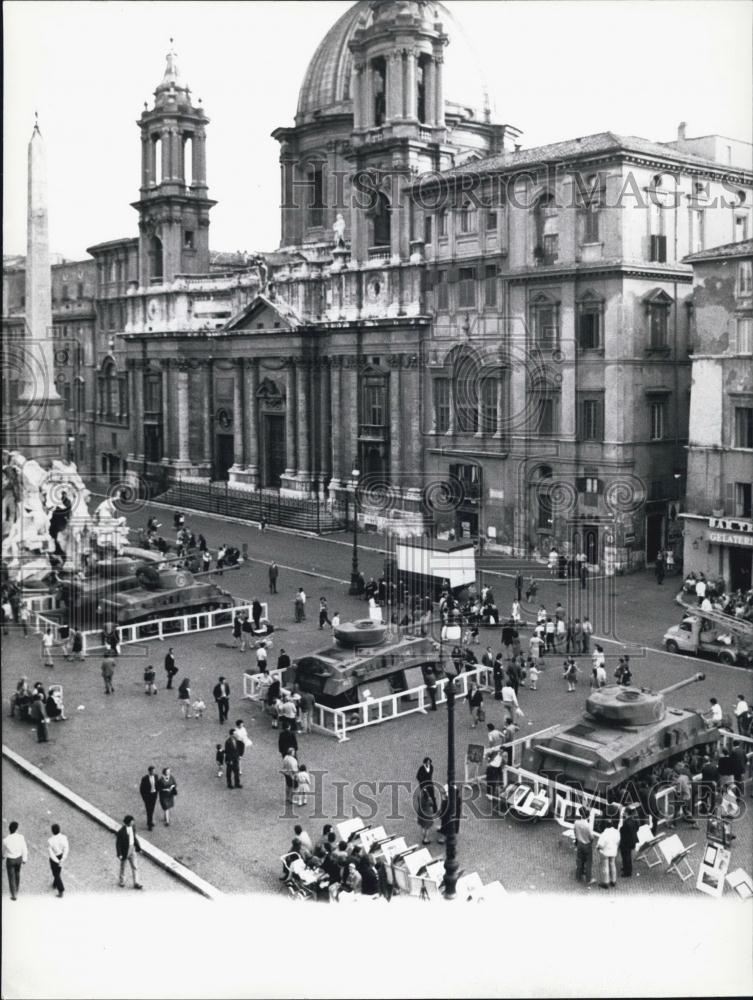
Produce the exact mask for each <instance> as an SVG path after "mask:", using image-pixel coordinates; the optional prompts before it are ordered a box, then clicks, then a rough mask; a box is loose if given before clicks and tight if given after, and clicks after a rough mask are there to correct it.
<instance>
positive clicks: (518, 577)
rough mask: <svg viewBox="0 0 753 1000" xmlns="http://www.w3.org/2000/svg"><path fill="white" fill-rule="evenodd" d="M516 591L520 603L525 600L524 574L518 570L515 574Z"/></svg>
mask: <svg viewBox="0 0 753 1000" xmlns="http://www.w3.org/2000/svg"><path fill="white" fill-rule="evenodd" d="M515 593H516V595H517V601H518V604H520V602H521V601H522V600H523V596H522V595H523V574H522V573H521V572H520V570H518V572H517V573H516V574H515Z"/></svg>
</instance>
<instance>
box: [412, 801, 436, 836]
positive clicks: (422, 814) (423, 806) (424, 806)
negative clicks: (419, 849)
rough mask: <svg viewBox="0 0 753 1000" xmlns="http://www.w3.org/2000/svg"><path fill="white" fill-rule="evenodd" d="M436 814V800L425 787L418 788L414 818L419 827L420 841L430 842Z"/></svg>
mask: <svg viewBox="0 0 753 1000" xmlns="http://www.w3.org/2000/svg"><path fill="white" fill-rule="evenodd" d="M436 814H437V807H436V802H435V800H434V797H433V795H430V794H429V791H428V789H427V788H420V789H419V792H418V802H417V806H416V818H417V820H418V825H419V826H420V827H421V831H422V834H421V843H422V844H430V843H431V831H432V830H433V829H434V818H435V816H436Z"/></svg>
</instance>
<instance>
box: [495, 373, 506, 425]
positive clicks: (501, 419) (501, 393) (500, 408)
mask: <svg viewBox="0 0 753 1000" xmlns="http://www.w3.org/2000/svg"><path fill="white" fill-rule="evenodd" d="M506 376H507V373H506V371H505V369H504V368H500V371H499V375H498V377H497V430H496V431H495V433H494V437H495V438H502V437H504V436H505V433H504V430H505V411H504V406H505V378H506Z"/></svg>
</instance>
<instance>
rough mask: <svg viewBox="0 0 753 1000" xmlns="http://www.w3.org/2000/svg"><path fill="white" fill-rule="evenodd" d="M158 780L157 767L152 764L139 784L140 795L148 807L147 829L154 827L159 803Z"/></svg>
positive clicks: (146, 807)
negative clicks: (156, 807) (155, 813)
mask: <svg viewBox="0 0 753 1000" xmlns="http://www.w3.org/2000/svg"><path fill="white" fill-rule="evenodd" d="M157 781H158V778H157V769H156V767H155V766H154V764H150V765H149V767H148V768H147V769H146V774H145V775H144V777H143V778H142V779H141V782H140V784H139V795H140V796H141V798H142V799H143V801H144V808H145V809H146V828H147V830H152V829H154V807H155V806H156V805H157V797H158V794H159V789H158V787H157Z"/></svg>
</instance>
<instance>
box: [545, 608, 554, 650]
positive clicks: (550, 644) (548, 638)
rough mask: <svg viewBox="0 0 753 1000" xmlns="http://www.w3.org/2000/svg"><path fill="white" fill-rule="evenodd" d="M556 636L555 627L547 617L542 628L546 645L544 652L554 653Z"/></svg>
mask: <svg viewBox="0 0 753 1000" xmlns="http://www.w3.org/2000/svg"><path fill="white" fill-rule="evenodd" d="M555 635H556V626H555V624H554V622H553V621H552V619H551V618H549V617H547V620H546V624H545V626H544V641H545V643H546V652H547V653H554V652H555V648H554V637H555Z"/></svg>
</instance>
